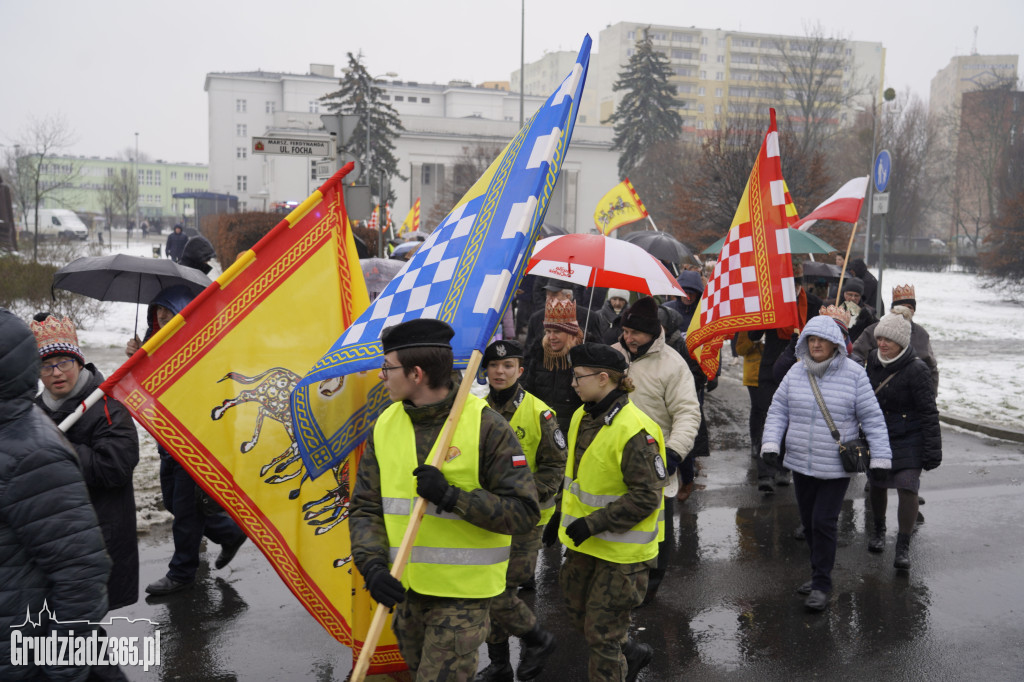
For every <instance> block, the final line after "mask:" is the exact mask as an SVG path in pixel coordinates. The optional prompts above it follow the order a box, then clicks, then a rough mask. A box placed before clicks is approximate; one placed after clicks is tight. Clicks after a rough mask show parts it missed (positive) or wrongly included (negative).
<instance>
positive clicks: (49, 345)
mask: <svg viewBox="0 0 1024 682" xmlns="http://www.w3.org/2000/svg"><path fill="white" fill-rule="evenodd" d="M29 327H31V328H32V333H33V334H35V337H36V345H38V346H39V357H40V358H48V357H50V356H51V355H71V356H73V357H76V358H78V359H79V360H80V361H81V362H82V363H85V358H84V357H83V356H82V349H81V348H80V347H79V345H78V334H77V333H76V332H75V324H74V322H72V321H71V320H70V319H68V318H66V317H65V318H61V319H59V320H58V319H57V318H56V317H54V316H53V315H50V316H49V317H47V318H46V319H45V320H43V321H42V322H36V321H35V320H32V321H31V322H29Z"/></svg>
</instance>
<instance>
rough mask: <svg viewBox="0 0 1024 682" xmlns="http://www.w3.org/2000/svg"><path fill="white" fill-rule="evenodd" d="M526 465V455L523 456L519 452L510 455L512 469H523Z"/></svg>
mask: <svg viewBox="0 0 1024 682" xmlns="http://www.w3.org/2000/svg"><path fill="white" fill-rule="evenodd" d="M526 464H527V462H526V455H524V454H523V453H521V452H519V453H516V454H514V455H512V466H514V467H524V466H526Z"/></svg>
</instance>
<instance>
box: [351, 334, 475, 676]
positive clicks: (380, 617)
mask: <svg viewBox="0 0 1024 682" xmlns="http://www.w3.org/2000/svg"><path fill="white" fill-rule="evenodd" d="M482 359H483V353H481V352H480V351H479V350H478V349H474V350H473V353H472V354H471V355H470V356H469V363H468V364H467V365H466V371H465V373H464V374H463V376H462V383H461V384H460V385H459V392H458V393H457V394H456V395H455V402H454V403H453V404H452V409H451V411H450V412H449V413H448V419H447V420H445V423H444V428H442V429H441V435H440V436H439V437H438V443H437V449H436V452H435V453H434V461H432V462H430V464H431V465H433V466H435V467H437V468H438V469H440V468H441V467H443V466H444V462H445V455H446V454H447V453H448V446H450V445H451V442H452V436H453V435H455V427H456V425H457V424H458V423H459V418H460V417H461V416H462V410H463V408H464V407H465V405H466V398H467V397H468V396H469V389H470V387H471V386H472V385H473V381H475V377H476V373H477V370H479V369H480V362H481V360H482ZM426 510H427V501H426V500H425V499H423V498H422V497H420V498H418V499H417V500H416V506H414V507H413V510H412V518H410V519H409V525H408V526H407V527H406V529H405V536H404V537H402V544H401V545H400V546H399V548H398V555H397V556H396V557H395V562H394V564H393V565H392V566H391V575H393V576H394V577H395V579H397V580H401V579H402V573H404V572H405V565H406V564H407V563H408V562H409V555H410V554H411V552H412V543H413V541H414V540H415V539H416V533H417V532H418V531H419V529H420V523H421V522H422V521H423V514H424V513H425V512H426ZM388 611H389V609H388V607H386V606H384V605H383V604H379V603H378V604H377V609H376V610H375V611H374V612H373V621H372V622H371V623H370V629H369V630H368V631H367V633H366V642H365V643H364V644H363V649H362V651H360V652H359V660H358V661H357V662H356V667H355V669H354V670H353V671H352V678H351V680H352V682H362V680H363V679H365V678H366V673H367V671H368V670H369V669H370V658H372V657H373V652H374V650H375V649H376V648H377V640H378V639H380V635H381V633H382V632H383V631H384V620H385V618H387V614H388Z"/></svg>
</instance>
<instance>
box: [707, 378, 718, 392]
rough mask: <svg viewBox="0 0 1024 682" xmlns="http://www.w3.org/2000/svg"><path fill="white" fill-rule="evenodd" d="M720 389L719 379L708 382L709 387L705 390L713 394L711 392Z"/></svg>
mask: <svg viewBox="0 0 1024 682" xmlns="http://www.w3.org/2000/svg"><path fill="white" fill-rule="evenodd" d="M716 388H718V377H715V378H714V379H710V380H708V385H707V386H706V387H705V388H704V390H705V391H707V392H708V393H711V391H713V390H715V389H716Z"/></svg>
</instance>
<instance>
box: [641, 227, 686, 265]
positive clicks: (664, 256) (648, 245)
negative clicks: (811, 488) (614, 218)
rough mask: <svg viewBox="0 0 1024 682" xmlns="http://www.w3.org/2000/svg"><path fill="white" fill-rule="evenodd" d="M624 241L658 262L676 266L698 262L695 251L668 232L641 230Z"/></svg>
mask: <svg viewBox="0 0 1024 682" xmlns="http://www.w3.org/2000/svg"><path fill="white" fill-rule="evenodd" d="M623 239H624V240H625V241H627V242H631V243H633V244H636V245H637V246H639V247H640V248H641V249H643V250H644V251H646V252H647V253H649V254H651V255H652V256H654V257H655V258H657V259H658V260H663V261H666V262H668V263H675V264H676V266H678V265H679V264H680V263H682V262H683V261H691V262H698V261H696V260H695V259H694V257H693V251H691V250H690V249H689V248H687V246H686V245H685V244H683V243H682V242H680V241H679V240H678V239H676V238H675V237H673V236H672V235H670V234H669V233H667V232H659V231H657V230H641V231H639V232H630V233H629V234H627V235H626V236H625V237H623Z"/></svg>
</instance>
